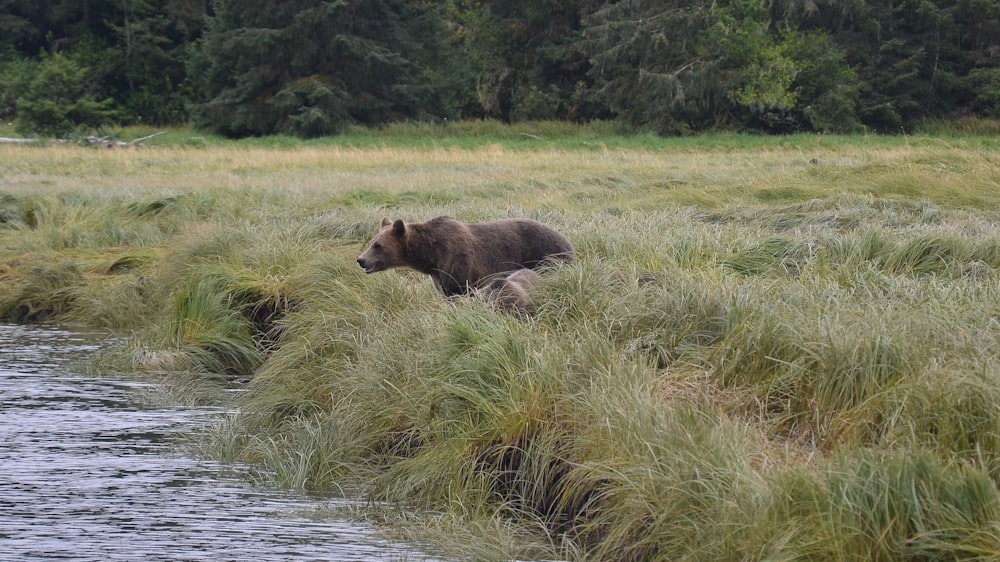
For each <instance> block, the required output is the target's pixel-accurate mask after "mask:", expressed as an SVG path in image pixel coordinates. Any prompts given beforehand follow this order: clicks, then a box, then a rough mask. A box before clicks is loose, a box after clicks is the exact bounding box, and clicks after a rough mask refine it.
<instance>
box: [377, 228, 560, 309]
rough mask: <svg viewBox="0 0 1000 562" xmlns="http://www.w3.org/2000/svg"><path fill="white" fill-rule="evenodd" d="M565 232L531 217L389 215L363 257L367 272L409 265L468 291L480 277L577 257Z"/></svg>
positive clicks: (446, 287)
mask: <svg viewBox="0 0 1000 562" xmlns="http://www.w3.org/2000/svg"><path fill="white" fill-rule="evenodd" d="M573 256H574V252H573V246H572V245H571V244H570V243H569V241H568V240H567V239H566V238H565V237H564V236H563V235H562V234H559V233H558V232H556V231H555V230H553V229H552V228H549V227H548V226H545V225H544V224H542V223H540V222H537V221H533V220H530V219H503V220H498V221H493V222H483V223H474V224H466V223H463V222H459V221H457V220H455V219H453V218H451V217H437V218H434V219H431V220H429V221H427V222H424V223H410V224H406V223H404V222H403V221H402V220H396V221H395V222H393V221H391V220H389V218H388V217H386V218H384V219H382V227H381V229H380V230H379V231H378V233H376V234H375V237H374V238H372V241H371V242H370V243H369V244H368V248H367V249H366V250H365V251H364V253H362V254H361V256H359V257H358V265H360V266H361V268H362V269H364V270H365V273H375V272H378V271H384V270H386V269H392V268H394V267H408V268H410V269H412V270H414V271H418V272H420V273H424V274H427V275H430V276H431V278H432V279H433V280H434V286H435V287H437V289H438V290H439V291H440V292H441V293H442V294H443V295H445V296H448V297H450V296H454V295H465V294H468V292H469V290H470V288H472V287H475V286H477V285H478V284H479V283H480V281H482V280H484V279H486V278H487V277H489V276H491V275H495V274H497V273H504V272H508V271H513V270H516V269H537V268H539V267H541V266H543V265H545V264H547V263H551V262H553V261H566V262H568V261H572V260H573Z"/></svg>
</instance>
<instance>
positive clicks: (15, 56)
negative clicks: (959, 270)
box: [0, 0, 1000, 137]
mask: <svg viewBox="0 0 1000 562" xmlns="http://www.w3.org/2000/svg"><path fill="white" fill-rule="evenodd" d="M0 37H4V38H5V43H6V47H5V48H4V50H3V51H2V52H0V118H2V119H4V120H5V121H8V122H10V121H13V122H14V123H15V125H16V128H17V130H18V131H19V132H22V133H23V134H42V135H52V136H59V135H64V134H67V133H68V132H71V131H74V130H79V129H81V128H99V127H102V126H105V125H108V124H120V125H129V124H139V123H144V124H155V125H161V124H162V125H167V124H185V123H192V124H194V125H195V126H197V127H199V128H202V129H205V130H208V131H212V132H216V133H219V134H222V135H226V136H230V137H245V136H259V135H270V134H289V135H297V136H301V137H315V136H324V135H332V134H336V133H338V132H340V131H342V130H343V129H344V128H345V127H347V126H350V125H353V124H360V125H365V126H379V125H383V124H386V123H390V122H394V121H402V120H420V121H440V122H446V121H448V120H458V119H475V118H488V119H498V120H502V121H507V122H514V121H521V120H569V121H579V122H585V121H589V120H595V119H616V120H620V121H622V122H623V123H626V124H628V125H630V126H634V127H636V128H639V129H642V130H653V131H656V132H658V133H660V134H664V135H673V134H686V133H691V132H699V131H708V130H741V131H754V132H767V133H783V132H795V131H816V132H833V133H839V132H854V131H859V130H869V131H876V132H885V133H896V132H905V131H907V130H908V129H912V128H913V127H915V126H917V125H919V124H920V123H922V122H924V121H926V120H929V119H955V118H963V117H986V118H997V117H1000V2H997V0H619V1H600V0H531V1H528V0H326V1H320V0H0Z"/></svg>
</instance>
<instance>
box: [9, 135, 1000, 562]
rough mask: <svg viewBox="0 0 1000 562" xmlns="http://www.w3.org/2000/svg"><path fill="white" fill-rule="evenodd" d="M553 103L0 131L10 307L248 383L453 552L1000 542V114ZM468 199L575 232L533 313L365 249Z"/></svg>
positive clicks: (957, 548) (273, 421)
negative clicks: (210, 129)
mask: <svg viewBox="0 0 1000 562" xmlns="http://www.w3.org/2000/svg"><path fill="white" fill-rule="evenodd" d="M524 127H530V128H523V129H522V128H513V129H508V128H503V127H500V126H499V125H497V124H494V123H480V124H459V125H457V126H455V127H447V128H446V127H441V128H440V129H439V128H434V127H432V126H429V125H420V126H417V125H408V126H403V125H400V126H396V127H394V128H393V129H392V130H386V131H379V132H377V133H376V132H372V131H352V132H351V133H350V134H348V135H346V136H345V137H342V138H338V139H327V140H321V141H311V142H308V143H302V142H293V141H291V140H290V139H278V140H275V139H270V140H257V141H246V142H241V143H223V142H222V141H220V140H219V139H211V138H209V139H206V140H205V142H199V143H192V142H188V141H187V140H185V138H184V137H183V134H184V133H183V132H174V133H172V134H171V135H164V136H163V137H157V140H158V142H166V143H167V144H162V145H156V146H150V147H147V148H145V149H142V150H134V151H98V150H92V149H84V148H80V147H67V146H61V145H59V146H48V147H17V148H12V147H0V168H2V170H3V172H4V178H5V179H4V184H3V186H2V190H3V191H2V194H0V280H2V281H3V284H2V287H3V288H2V289H0V313H2V314H3V315H4V317H5V318H8V319H11V320H18V321H36V320H56V321H62V322H75V323H80V324H84V325H88V326H103V327H107V328H109V329H113V330H116V331H119V333H121V334H123V335H124V336H126V339H125V342H126V343H125V344H124V345H123V347H122V349H121V350H118V351H115V352H113V353H109V354H108V355H106V356H105V357H103V358H102V363H101V366H102V367H101V368H103V369H117V370H122V371H130V372H132V371H139V372H145V373H148V374H149V375H150V376H155V377H157V380H161V381H166V382H167V383H168V385H169V383H170V382H171V381H172V382H173V383H174V385H173V387H172V388H177V389H179V390H178V392H183V389H185V388H188V389H190V392H192V393H197V394H198V395H199V396H202V395H204V396H208V395H215V394H216V393H215V392H213V391H210V390H209V389H210V388H216V389H217V388H220V387H225V386H226V385H233V384H236V385H238V387H239V388H240V389H242V390H244V392H241V393H239V398H238V399H236V403H235V404H234V412H235V413H234V414H232V415H231V416H229V417H227V418H225V419H224V420H221V421H220V423H219V425H218V426H217V427H216V428H215V429H214V430H212V431H209V432H207V433H206V434H205V435H202V436H200V437H199V439H200V444H201V450H203V451H205V452H206V454H211V455H213V456H216V457H217V458H220V459H224V460H227V461H241V462H249V463H251V464H253V465H254V466H256V467H257V469H258V472H257V473H258V475H259V477H260V478H261V479H262V480H263V481H265V482H270V483H276V484H278V485H281V486H287V487H293V488H303V489H317V490H330V491H334V492H337V493H350V494H363V495H367V496H369V497H371V498H373V499H377V500H382V501H384V502H387V504H388V505H389V506H390V507H389V508H388V510H387V511H384V512H382V513H383V515H374V516H373V517H384V518H386V519H387V520H391V521H393V523H392V526H393V528H394V529H395V530H396V532H398V533H401V534H404V535H406V536H411V537H419V538H420V539H422V540H426V539H432V540H434V541H435V542H436V543H438V544H439V546H441V547H442V548H444V549H445V550H446V551H447V552H449V553H451V554H453V555H455V556H457V557H463V556H464V557H467V558H475V559H492V558H512V559H513V558H518V559H527V558H538V559H556V558H561V559H571V560H584V559H588V560H589V559H616V560H719V559H723V560H792V559H815V560H856V559H874V560H904V559H913V560H925V559H957V558H963V559H965V558H971V559H984V560H985V559H993V558H996V557H997V554H998V553H1000V540H998V539H1000V533H998V529H1000V513H998V512H997V508H996V506H997V505H1000V503H998V501H1000V497H998V489H997V486H998V483H1000V454H998V451H1000V408H998V404H1000V381H998V379H997V377H996V373H997V372H998V371H1000V364H998V359H997V355H996V353H995V351H994V350H996V349H1000V341H998V340H1000V324H998V323H997V321H996V318H997V317H998V315H1000V289H998V286H997V283H996V280H997V270H998V268H1000V249H998V248H1000V230H998V227H997V225H998V224H1000V221H998V219H1000V217H998V215H997V211H996V209H997V208H1000V206H998V203H1000V184H998V182H997V178H998V177H1000V159H998V158H997V154H996V144H995V140H993V141H990V140H989V139H984V138H979V137H975V138H973V137H968V138H964V137H953V136H950V137H910V138H896V139H887V138H877V137H871V138H869V137H851V138H844V137H812V136H808V137H803V136H800V137H788V138H781V139H760V138H754V137H739V136H726V137H705V138H698V139H657V138H654V137H643V136H638V137H628V136H619V134H618V133H619V132H618V131H613V130H609V129H606V128H603V127H605V125H600V124H597V125H594V126H593V127H592V128H591V129H582V130H581V129H573V128H571V127H570V128H567V127H566V126H565V125H560V124H533V125H530V126H529V125H525V126H524ZM136 136H139V135H136ZM269 143H270V144H269ZM991 143H992V144H991ZM271 145H275V146H271ZM439 214H450V215H453V216H456V217H458V218H460V219H463V220H467V221H476V220H488V219H495V218H501V217H506V216H528V217H532V218H536V219H539V220H542V221H544V222H546V223H548V224H551V225H552V226H554V227H556V228H557V229H559V230H560V231H562V232H564V233H565V234H566V235H567V236H568V237H569V238H570V240H571V241H572V242H573V243H574V245H575V246H576V249H577V251H578V256H579V257H578V260H577V261H576V262H575V263H574V264H572V265H567V266H562V267H558V268H554V269H552V270H549V271H546V272H545V275H544V281H543V283H542V286H541V288H540V289H539V291H538V293H537V294H536V295H535V311H534V313H533V314H532V315H530V316H518V315H509V314H506V313H503V312H498V311H495V310H493V309H492V308H491V307H489V306H487V305H485V304H484V303H482V302H479V301H477V300H475V299H473V298H462V299H456V300H445V299H442V298H441V297H440V296H439V295H438V294H437V293H436V292H435V291H434V289H433V287H432V286H431V284H430V282H429V280H428V279H427V278H426V277H424V276H421V275H418V274H414V273H406V272H401V271H390V272H385V273H380V274H377V275H371V276H365V275H364V274H363V272H362V271H361V270H360V268H358V267H357V265H356V264H355V263H354V259H355V258H356V257H357V255H358V253H360V251H361V248H362V246H363V244H364V243H365V241H366V240H367V238H368V237H369V236H370V235H371V234H372V233H373V232H374V230H375V228H376V225H377V224H378V222H379V220H380V219H381V218H382V217H383V216H391V217H393V218H403V219H405V220H408V221H418V220H424V219H427V218H430V217H433V216H436V215H439ZM165 394H169V393H165ZM178 399H179V400H184V398H183V397H178ZM394 513H395V514H396V515H393V514H394ZM400 514H404V515H400ZM449 537H451V538H449Z"/></svg>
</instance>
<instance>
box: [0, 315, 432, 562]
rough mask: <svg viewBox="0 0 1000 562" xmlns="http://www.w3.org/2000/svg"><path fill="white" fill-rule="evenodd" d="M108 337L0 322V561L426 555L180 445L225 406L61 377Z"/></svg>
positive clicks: (131, 384)
mask: <svg viewBox="0 0 1000 562" xmlns="http://www.w3.org/2000/svg"><path fill="white" fill-rule="evenodd" d="M100 345H101V342H100V341H98V340H95V339H94V338H88V337H87V336H86V335H84V334H76V333H73V332H67V331H63V330H56V329H42V328H30V327H23V326H2V325H0V443H2V447H0V560H4V561H6V560H47V559H58V560H164V561H168V560H170V561H173V560H234V561H235V560H254V561H258V560H259V561H271V560H274V561H278V560H281V561H285V560H343V561H361V560H426V559H428V558H427V557H426V556H425V555H424V554H422V553H421V552H420V551H419V550H417V549H415V548H414V547H412V546H409V545H400V544H395V543H392V542H390V541H388V540H385V539H383V538H381V537H379V536H377V535H376V534H375V532H374V529H373V528H371V527H370V526H367V525H365V524H363V523H358V522H354V521H337V520H329V519H311V518H309V517H307V516H305V515H303V514H304V513H309V512H310V511H314V510H315V509H316V508H317V507H318V504H317V500H316V499H315V498H310V497H307V496H303V495H301V494H295V493H292V492H283V491H279V490H269V489H262V488H257V487H253V486H250V485H249V484H247V483H246V481H245V480H243V479H242V478H241V477H240V476H239V475H232V476H227V471H226V470H225V469H224V468H223V467H220V466H218V465H217V464H215V463H212V462H208V461H204V460H198V459H192V458H190V457H187V456H185V455H184V454H182V453H181V452H179V451H178V450H177V449H176V448H175V447H174V446H173V445H172V442H173V441H174V440H175V438H176V437H177V435H178V434H180V433H183V432H184V431H187V430H190V429H191V428H192V427H193V426H196V425H199V424H203V423H205V422H206V421H208V420H210V419H212V418H213V416H215V415H218V413H217V412H214V411H212V410H209V409H198V408H194V409H155V408H154V409H150V408H147V407H144V406H142V405H141V404H140V403H139V402H138V401H137V400H136V395H137V393H138V392H139V391H141V390H142V389H143V388H145V385H144V384H143V383H139V382H135V381H122V380H115V379H110V378H99V377H82V376H76V375H74V374H72V373H66V372H62V371H63V370H64V369H65V367H66V366H67V365H68V364H70V362H71V361H72V360H73V359H74V358H76V357H79V356H80V354H83V353H89V352H92V351H94V350H96V349H99V348H100ZM331 501H332V500H331Z"/></svg>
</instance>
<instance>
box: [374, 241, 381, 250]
mask: <svg viewBox="0 0 1000 562" xmlns="http://www.w3.org/2000/svg"><path fill="white" fill-rule="evenodd" d="M372 248H374V249H376V250H381V249H382V244H379V243H378V242H376V243H374V244H372Z"/></svg>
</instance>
